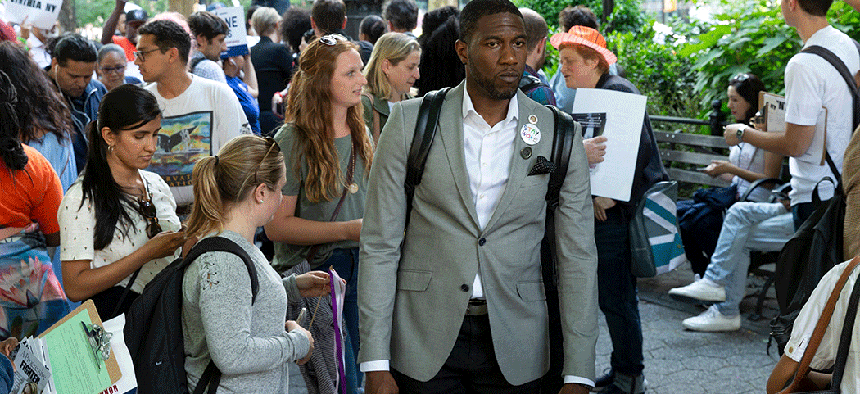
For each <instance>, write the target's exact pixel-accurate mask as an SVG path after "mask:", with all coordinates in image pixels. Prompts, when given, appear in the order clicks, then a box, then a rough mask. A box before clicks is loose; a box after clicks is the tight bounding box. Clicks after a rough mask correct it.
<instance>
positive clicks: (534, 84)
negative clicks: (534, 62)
mask: <svg viewBox="0 0 860 394" xmlns="http://www.w3.org/2000/svg"><path fill="white" fill-rule="evenodd" d="M541 85H543V82H541V81H540V78H538V77H536V76H534V75H530V74H525V75H523V77H522V78H520V90H522V91H523V93H525V94H529V93H530V92H531V91H532V90H535V89H537V88H538V87H539V86H541Z"/></svg>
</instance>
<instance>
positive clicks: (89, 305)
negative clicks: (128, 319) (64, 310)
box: [39, 300, 122, 394]
mask: <svg viewBox="0 0 860 394" xmlns="http://www.w3.org/2000/svg"><path fill="white" fill-rule="evenodd" d="M81 311H86V312H87V315H88V316H89V318H90V321H91V322H92V324H95V325H99V326H101V325H102V319H101V318H100V317H99V314H98V311H96V306H95V304H93V301H92V300H87V301H86V302H84V303H82V304H81V305H80V306H79V307H77V308H75V310H73V311H72V312H71V313H69V314H68V315H66V316H65V317H63V318H62V319H60V321H58V322H56V323H54V325H53V326H51V328H49V329H47V330H45V332H43V333H42V334H40V335H39V338H45V337H46V336H47V335H48V334H49V333H50V332H51V331H54V330H55V329H56V328H57V327H60V326H62V325H64V324H66V323H67V322H69V320H70V319H72V318H73V317H75V316H77V315H78V314H79V313H80V312H81ZM72 323H76V322H72ZM76 328H77V329H78V330H81V332H83V329H82V328H81V327H80V326H79V327H76ZM45 344H46V346H47V347H48V348H50V347H51V342H50V341H47V340H46V341H45ZM80 351H81V353H83V352H86V357H89V359H93V355H92V348H91V347H89V344H88V347H87V348H86V349H80ZM81 357H82V358H83V357H85V356H84V355H82V356H81ZM104 365H105V367H106V369H107V373H108V376H110V385H113V384H115V383H116V382H117V381H118V380H119V379H120V378H121V377H122V373H121V372H120V370H119V364H118V363H117V361H116V355H115V354H114V352H113V350H112V349H111V352H110V357H109V358H108V359H107V360H105V361H104ZM51 368H52V374H53V373H54V372H53V366H52V367H51ZM110 385H108V386H105V387H102V388H101V389H99V391H98V392H101V390H104V389H106V388H107V387H109V386H110ZM60 394H63V393H60Z"/></svg>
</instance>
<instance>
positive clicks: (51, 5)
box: [3, 0, 63, 29]
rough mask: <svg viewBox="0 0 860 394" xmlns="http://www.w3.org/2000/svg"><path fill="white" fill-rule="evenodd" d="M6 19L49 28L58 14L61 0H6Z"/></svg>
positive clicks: (4, 3) (52, 25) (61, 3)
mask: <svg viewBox="0 0 860 394" xmlns="http://www.w3.org/2000/svg"><path fill="white" fill-rule="evenodd" d="M3 5H4V6H5V7H6V19H7V21H8V22H12V23H19V24H20V23H24V18H26V19H27V23H29V24H31V25H33V26H34V27H38V28H40V29H51V28H53V27H54V23H55V22H57V18H58V17H59V16H60V8H61V7H62V5H63V0H6V1H5V2H3Z"/></svg>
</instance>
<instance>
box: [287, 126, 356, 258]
mask: <svg viewBox="0 0 860 394" xmlns="http://www.w3.org/2000/svg"><path fill="white" fill-rule="evenodd" d="M295 136H296V134H295V132H294V127H293V125H292V124H286V125H284V126H283V127H281V129H280V130H278V132H277V133H276V134H275V141H277V142H278V145H279V146H280V148H281V152H283V154H284V163H286V166H287V173H286V178H287V183H286V184H284V188H283V189H281V192H282V193H283V195H285V196H298V199H297V201H296V214H295V215H296V216H298V217H300V218H302V219H307V220H315V221H318V222H328V221H329V220H330V219H331V215H332V213H334V210H335V208H336V207H337V203H338V201H340V196H341V193H342V191H343V189H340V188H339V189H338V192H337V193H336V195H335V196H333V197H332V200H331V201H321V202H317V203H312V202H310V201H308V198H307V194H306V193H305V188H304V186H305V185H304V184H305V179H306V178H307V176H308V166H307V163H305V162H304V160H302V161H301V163H302V166H301V173H300V174H296V167H295V163H296V162H297V161H299V160H300V157H299V156H298V155H300V153H298V152H297V151H296V149H295V146H294V145H295ZM334 145H335V148H336V149H337V155H338V159H339V161H340V170H341V173H342V174H343V175H342V176H344V177H346V172H347V168H348V166H349V161H350V155H351V154H352V139H351V137H350V136H346V137H341V138H335V140H334ZM353 182H354V183H356V184H358V192H356V193H349V192H347V195H346V198H345V199H344V201H343V206H342V207H341V208H340V212H339V213H338V215H337V218H336V219H335V221H338V222H346V221H350V220H355V219H361V218H363V217H364V203H365V197H366V195H367V174H366V172H365V171H364V160H363V159H362V158H361V155H356V157H355V174H354V175H353ZM298 231H301V229H298ZM357 247H358V242H356V241H340V242H331V243H327V244H322V245H321V246H320V247H319V249H318V250H317V253H316V256H315V257H314V259H313V261H311V262H310V265H311V268H317V267H318V266H319V265H321V264H322V263H324V262H325V261H326V260H327V259H328V258H329V257H330V256H331V253H332V251H333V250H334V249H340V248H357ZM311 248H312V246H310V245H307V246H304V245H290V244H286V243H281V242H275V258H274V261H272V266H274V267H275V270H277V271H278V272H283V271H285V270H287V269H289V268H290V267H292V266H294V265H296V264H299V263H301V262H302V260H303V259H305V258H306V257H307V255H308V253H309V252H310V249H311Z"/></svg>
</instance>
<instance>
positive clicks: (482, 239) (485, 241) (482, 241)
mask: <svg viewBox="0 0 860 394" xmlns="http://www.w3.org/2000/svg"><path fill="white" fill-rule="evenodd" d="M485 243H487V239H486V238H481V239H479V240H478V246H484V244H485Z"/></svg>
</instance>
